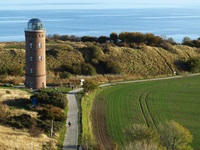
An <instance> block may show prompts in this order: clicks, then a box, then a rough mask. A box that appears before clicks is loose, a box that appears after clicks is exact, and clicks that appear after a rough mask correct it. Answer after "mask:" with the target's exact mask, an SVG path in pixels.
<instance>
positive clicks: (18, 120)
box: [5, 114, 36, 129]
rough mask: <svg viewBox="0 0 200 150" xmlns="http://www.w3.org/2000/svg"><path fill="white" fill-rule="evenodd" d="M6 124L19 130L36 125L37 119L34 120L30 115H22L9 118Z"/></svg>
mask: <svg viewBox="0 0 200 150" xmlns="http://www.w3.org/2000/svg"><path fill="white" fill-rule="evenodd" d="M5 124H6V125H9V126H12V127H15V128H18V129H22V128H30V127H31V126H34V125H35V124H36V119H34V118H32V117H31V116H30V115H28V114H22V115H20V116H12V117H9V118H8V119H7V120H6V122H5Z"/></svg>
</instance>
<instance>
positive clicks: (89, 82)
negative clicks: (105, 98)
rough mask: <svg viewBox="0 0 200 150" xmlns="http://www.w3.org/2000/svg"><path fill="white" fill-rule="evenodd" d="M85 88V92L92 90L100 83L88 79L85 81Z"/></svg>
mask: <svg viewBox="0 0 200 150" xmlns="http://www.w3.org/2000/svg"><path fill="white" fill-rule="evenodd" d="M83 88H84V90H85V92H90V91H93V90H95V89H97V88H98V84H97V83H96V82H95V81H93V80H86V81H85V82H84V83H83Z"/></svg>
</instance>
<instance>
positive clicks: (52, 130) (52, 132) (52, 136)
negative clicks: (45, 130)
mask: <svg viewBox="0 0 200 150" xmlns="http://www.w3.org/2000/svg"><path fill="white" fill-rule="evenodd" d="M50 137H51V138H52V137H53V120H52V121H51V135H50Z"/></svg>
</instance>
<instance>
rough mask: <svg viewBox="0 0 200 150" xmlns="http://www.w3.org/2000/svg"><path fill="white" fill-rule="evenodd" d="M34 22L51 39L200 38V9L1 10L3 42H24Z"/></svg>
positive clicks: (179, 39)
mask: <svg viewBox="0 0 200 150" xmlns="http://www.w3.org/2000/svg"><path fill="white" fill-rule="evenodd" d="M32 18H39V19H40V20H41V21H42V22H43V26H44V28H45V29H46V34H47V35H52V34H59V35H69V36H70V35H76V36H77V37H81V36H97V37H98V36H101V35H105V36H109V35H110V33H112V32H116V33H121V32H141V33H153V34H155V35H158V36H161V37H163V38H173V39H174V40H175V41H176V42H177V43H181V42H182V40H183V38H184V37H189V38H191V39H197V38H199V37H200V9H199V8H191V7H189V8H187V7H184V8H141V9H139V8H135V9H45V10H41V9H40V10H0V42H5V41H7V42H10V41H24V40H25V37H24V29H25V28H27V23H28V21H29V20H30V19H32Z"/></svg>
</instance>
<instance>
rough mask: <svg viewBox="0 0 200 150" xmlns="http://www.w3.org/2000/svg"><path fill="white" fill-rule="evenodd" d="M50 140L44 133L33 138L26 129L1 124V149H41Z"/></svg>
mask: <svg viewBox="0 0 200 150" xmlns="http://www.w3.org/2000/svg"><path fill="white" fill-rule="evenodd" d="M49 141H50V139H49V138H48V137H47V136H46V135H44V134H43V135H41V136H40V137H37V138H33V137H31V136H30V135H29V133H28V132H26V131H22V130H16V129H12V128H8V127H4V126H0V149H1V150H28V149H30V150H40V149H42V145H44V144H45V143H47V142H49ZM53 142H55V141H53Z"/></svg>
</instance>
